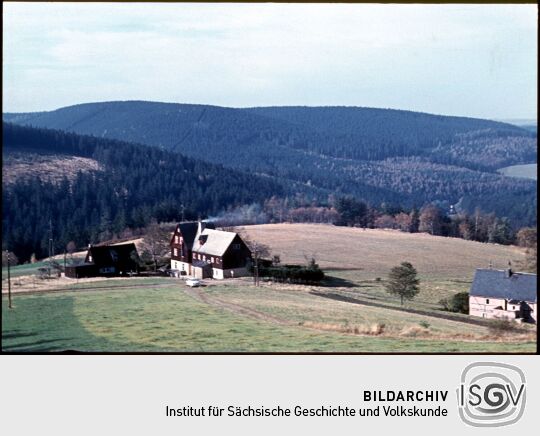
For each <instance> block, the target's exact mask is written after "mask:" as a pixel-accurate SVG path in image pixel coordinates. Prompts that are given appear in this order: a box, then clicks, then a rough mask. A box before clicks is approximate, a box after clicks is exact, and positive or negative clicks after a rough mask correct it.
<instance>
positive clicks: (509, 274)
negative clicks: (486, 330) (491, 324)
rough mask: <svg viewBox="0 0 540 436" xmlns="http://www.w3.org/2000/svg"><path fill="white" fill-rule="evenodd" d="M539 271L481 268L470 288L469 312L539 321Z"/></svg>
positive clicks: (479, 314)
mask: <svg viewBox="0 0 540 436" xmlns="http://www.w3.org/2000/svg"><path fill="white" fill-rule="evenodd" d="M537 298H538V291H537V281H536V274H529V273H522V272H513V271H512V270H511V269H510V268H508V269H506V270H497V269H477V270H476V272H475V274H474V279H473V283H472V285H471V289H470V291H469V314H470V315H474V316H480V317H482V318H498V319H506V320H516V321H523V322H533V323H536V322H537V320H538V311H537Z"/></svg>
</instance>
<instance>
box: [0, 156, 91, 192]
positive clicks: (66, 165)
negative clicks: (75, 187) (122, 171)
mask: <svg viewBox="0 0 540 436" xmlns="http://www.w3.org/2000/svg"><path fill="white" fill-rule="evenodd" d="M2 159H3V165H2V180H3V183H5V184H7V185H10V184H13V183H15V182H17V181H18V180H21V179H29V178H31V177H35V176H38V177H39V178H40V179H41V180H43V181H47V182H51V183H60V182H61V181H62V180H63V178H64V177H65V178H67V179H68V180H70V181H73V180H74V179H75V177H77V174H78V173H79V172H82V173H88V172H95V171H100V170H101V169H102V168H101V166H100V165H99V163H98V162H97V161H96V160H94V159H90V158H86V157H80V156H67V155H58V154H42V153H32V152H24V153H23V152H15V151H10V150H5V151H3V153H2Z"/></svg>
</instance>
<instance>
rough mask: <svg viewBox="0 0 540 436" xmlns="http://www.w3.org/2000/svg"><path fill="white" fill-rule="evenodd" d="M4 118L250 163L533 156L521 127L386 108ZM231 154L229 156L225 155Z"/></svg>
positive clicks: (489, 165)
mask: <svg viewBox="0 0 540 436" xmlns="http://www.w3.org/2000/svg"><path fill="white" fill-rule="evenodd" d="M4 120H6V121H11V122H14V123H18V124H25V125H32V126H36V127H46V128H52V129H61V130H67V131H73V132H76V133H82V134H90V135H95V136H98V137H106V138H114V139H120V140H124V141H130V142H139V143H144V144H148V145H154V146H159V147H163V148H166V149H171V150H177V151H180V152H183V153H186V154H188V155H191V156H200V157H201V158H203V159H209V160H212V159H214V157H217V158H218V159H219V161H220V162H221V161H223V159H226V160H225V161H224V163H226V164H230V165H234V166H249V165H251V164H252V163H253V162H252V161H254V160H256V159H257V158H258V157H261V156H260V155H261V153H262V156H264V157H267V158H271V159H272V158H276V157H277V158H279V157H281V153H282V149H283V148H288V149H291V150H293V151H295V150H297V151H307V152H310V153H317V154H320V155H324V156H328V157H334V158H349V159H357V160H381V159H386V158H391V157H403V156H407V157H410V156H422V157H427V158H429V159H430V160H431V161H433V162H436V163H442V164H452V165H459V166H464V167H467V168H472V169H483V170H496V169H498V168H501V167H505V166H509V165H515V164H523V163H533V162H536V139H535V135H534V134H533V133H531V132H529V131H527V130H525V129H522V128H520V127H517V126H514V125H511V124H505V123H501V122H495V121H489V120H481V119H474V118H463V117H449V116H440V115H430V114H425V113H418V112H410V111H401V110H391V109H373V108H360V107H300V106H299V107H267V108H248V109H232V108H224V107H217V106H207V105H188V104H175V103H154V102H143V101H126V102H107V103H89V104H81V105H76V106H70V107H66V108H62V109H58V110H55V111H51V112H37V113H27V114H9V113H8V114H4ZM261 148H262V150H260V149H261ZM231 153H234V159H232V157H229V159H227V155H229V156H231Z"/></svg>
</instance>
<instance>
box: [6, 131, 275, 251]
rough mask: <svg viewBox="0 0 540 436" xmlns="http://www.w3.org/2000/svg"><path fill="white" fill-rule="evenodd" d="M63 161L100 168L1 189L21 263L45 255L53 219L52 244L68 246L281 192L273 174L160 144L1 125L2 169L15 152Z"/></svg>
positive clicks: (9, 230) (9, 231) (11, 238)
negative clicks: (153, 221) (245, 170)
mask: <svg viewBox="0 0 540 436" xmlns="http://www.w3.org/2000/svg"><path fill="white" fill-rule="evenodd" d="M25 152H26V153H28V154H29V155H35V154H38V155H39V156H41V157H43V156H48V157H49V160H52V161H53V162H54V159H58V160H61V159H62V158H64V157H66V156H80V157H83V158H88V159H92V160H95V161H96V162H97V165H96V168H98V170H96V171H84V172H83V171H80V172H79V173H78V174H77V175H76V177H75V178H74V179H72V180H71V181H69V180H68V179H67V178H65V179H63V180H60V181H57V182H56V183H53V182H49V181H47V180H44V179H43V177H39V175H36V177H30V178H21V179H17V180H15V181H12V182H10V183H9V184H4V183H3V186H2V199H3V208H2V222H3V227H2V229H3V235H2V239H3V241H4V243H5V244H7V246H9V247H10V250H12V251H14V252H15V253H16V254H17V255H18V256H20V257H21V259H27V258H28V257H29V255H30V254H31V253H35V254H36V255H37V256H38V258H39V257H42V256H44V255H45V254H46V252H47V238H48V236H47V235H48V226H49V220H52V221H53V226H54V233H55V241H56V243H57V244H58V247H65V245H66V244H67V242H69V241H71V240H73V241H75V242H76V243H77V245H78V246H85V245H86V244H88V243H92V242H98V240H100V239H106V235H107V234H112V233H115V234H119V233H120V232H122V231H123V230H124V229H125V228H127V227H131V228H136V227H142V226H145V225H146V224H148V222H149V221H150V219H151V218H157V219H158V220H160V221H176V220H180V218H181V210H182V208H181V206H182V205H183V206H184V213H185V217H186V218H188V219H197V217H198V216H201V217H203V218H204V217H205V216H206V215H207V214H216V213H218V212H220V211H221V210H224V209H227V208H229V207H234V206H238V205H244V204H250V203H253V202H262V201H264V200H265V199H267V198H269V197H271V196H272V195H282V194H283V192H284V191H283V188H282V186H281V185H280V184H278V183H277V182H275V181H273V180H272V179H270V178H268V177H259V176H255V175H248V174H245V173H242V172H240V171H236V170H232V169H228V168H224V167H222V166H220V165H213V164H209V163H207V162H203V161H200V160H195V159H191V158H186V157H184V156H182V155H180V154H177V153H171V152H165V151H163V150H160V149H158V148H155V147H149V146H144V145H136V144H131V143H125V142H120V141H115V140H111V139H101V138H95V137H89V136H80V135H76V134H70V133H64V132H61V131H52V130H45V129H37V128H28V127H22V126H17V125H13V124H10V123H3V149H2V154H3V157H4V166H5V165H6V161H9V159H6V156H9V154H10V153H18V154H19V155H20V154H24V153H25Z"/></svg>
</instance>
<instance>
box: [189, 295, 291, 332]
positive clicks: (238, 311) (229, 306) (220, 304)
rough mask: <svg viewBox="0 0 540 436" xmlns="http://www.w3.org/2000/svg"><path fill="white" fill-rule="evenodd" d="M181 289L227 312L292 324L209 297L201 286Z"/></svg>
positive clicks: (282, 323)
mask: <svg viewBox="0 0 540 436" xmlns="http://www.w3.org/2000/svg"><path fill="white" fill-rule="evenodd" d="M182 289H183V291H184V292H185V293H186V294H187V295H189V296H190V297H192V298H195V299H196V300H198V301H200V302H202V303H205V304H208V305H210V306H214V307H218V308H221V309H225V310H228V311H229V312H233V313H236V314H238V315H243V316H247V317H249V318H254V319H258V320H260V321H266V322H271V323H274V324H279V325H294V324H293V323H292V322H291V321H288V320H286V319H283V318H278V317H276V316H272V315H268V314H266V313H264V312H260V311H258V310H255V309H251V308H249V307H245V306H241V305H239V304H235V303H230V302H227V301H223V300H220V299H219V298H215V297H210V296H209V295H208V294H207V293H205V292H204V291H203V290H202V289H201V288H190V287H182Z"/></svg>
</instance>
